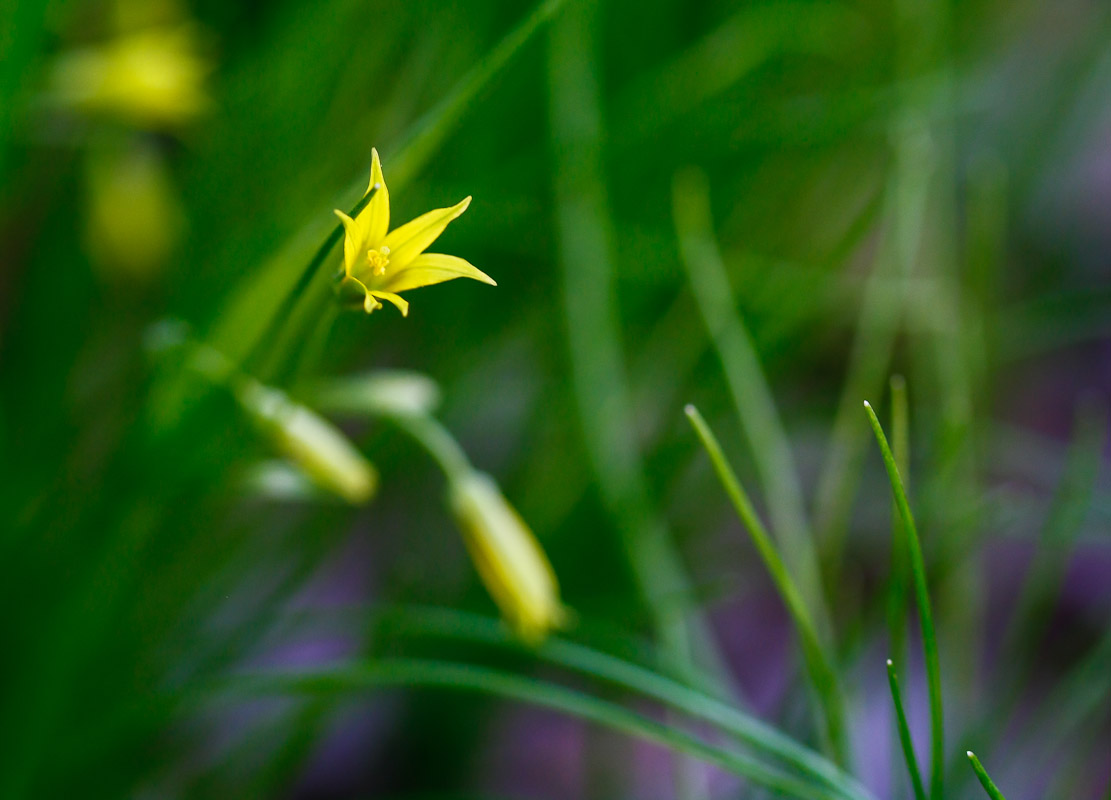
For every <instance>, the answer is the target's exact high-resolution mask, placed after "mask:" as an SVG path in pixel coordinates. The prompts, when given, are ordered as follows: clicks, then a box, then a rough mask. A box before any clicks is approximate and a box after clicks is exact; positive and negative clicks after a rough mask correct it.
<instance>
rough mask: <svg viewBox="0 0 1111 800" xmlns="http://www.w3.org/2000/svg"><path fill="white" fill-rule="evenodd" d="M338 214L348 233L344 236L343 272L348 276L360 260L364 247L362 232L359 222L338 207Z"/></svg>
mask: <svg viewBox="0 0 1111 800" xmlns="http://www.w3.org/2000/svg"><path fill="white" fill-rule="evenodd" d="M334 211H335V212H336V216H337V217H339V218H340V221H341V222H343V230H344V231H345V233H346V235H345V236H344V237H343V274H344V275H347V276H348V277H350V276H351V270H352V268H353V267H354V266H355V264H356V263H357V262H358V260H359V255H360V253H361V252H362V251H363V249H364V243H363V239H362V233H361V231H360V230H359V223H357V222H355V220H353V219H351V217H349V216H347V215H346V214H344V213H343V212H342V211H340V210H339V209H338V208H337V209H334Z"/></svg>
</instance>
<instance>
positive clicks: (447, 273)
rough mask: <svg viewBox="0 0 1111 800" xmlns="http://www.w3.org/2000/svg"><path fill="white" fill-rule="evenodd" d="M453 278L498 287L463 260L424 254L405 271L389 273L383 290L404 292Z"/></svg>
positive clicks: (454, 257) (488, 277) (476, 268)
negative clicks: (469, 279)
mask: <svg viewBox="0 0 1111 800" xmlns="http://www.w3.org/2000/svg"><path fill="white" fill-rule="evenodd" d="M455 278H472V279H474V280H476V281H482V283H488V284H490V285H491V286H497V285H498V284H497V283H495V282H494V279H493V278H491V277H490V276H489V275H487V274H486V273H485V272H483V271H482V270H480V269H479V268H478V267H476V266H474V265H473V264H471V263H470V262H469V261H466V260H465V259H462V258H458V257H457V256H446V255H443V254H442V253H424V254H422V255H419V256H417V257H416V258H414V259H413V260H412V262H410V264H409V266H407V267H405V269H402V270H398V271H397V272H391V274H390V276H389V278H388V279H387V281H386V284H385V287H384V288H386V289H389V290H390V291H391V292H404V291H406V290H408V289H416V288H418V287H421V286H431V285H432V284H434V283H443V282H444V281H450V280H453V279H455Z"/></svg>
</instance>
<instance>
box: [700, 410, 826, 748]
mask: <svg viewBox="0 0 1111 800" xmlns="http://www.w3.org/2000/svg"><path fill="white" fill-rule="evenodd" d="M685 411H686V415H687V418H688V419H689V420H690V422H691V425H692V426H693V427H694V431H695V433H696V434H697V435H698V438H699V439H700V440H701V441H702V446H703V447H704V448H705V449H706V453H707V455H709V456H710V461H711V463H712V464H713V465H714V471H715V472H717V475H718V479H719V480H720V481H721V484H722V487H723V488H724V489H725V493H726V494H727V495H728V496H729V499H730V501H732V503H733V507H734V508H735V509H736V510H737V515H738V516H739V517H740V518H741V521H742V522H743V523H744V525H745V527H746V528H747V529H748V533H749V536H751V537H752V542H753V544H755V545H756V549H757V551H758V552H759V553H760V557H761V558H762V559H763V561H764V566H766V567H767V569H768V572H769V573H771V577H772V581H773V582H774V583H775V586H776V589H777V590H778V591H779V595H780V597H781V598H782V599H783V603H784V605H786V606H787V611H788V613H789V614H790V615H791V619H792V620H793V621H794V624H795V628H796V630H797V631H798V637H799V644H800V646H801V648H802V654H803V660H804V661H805V664H806V671H807V673H808V675H809V677H810V680H811V682H812V683H813V686H814V689H815V691H816V693H817V695H818V699H819V702H820V704H821V706H822V710H823V712H824V717H825V719H824V724H822V725H820V726H819V729H820V730H822V732H823V735H824V736H825V737H826V739H827V741H828V743H829V746H830V749H831V750H832V752H833V756H834V758H835V760H837V762H838V763H839V764H842V765H843V764H844V763H845V762H846V760H847V750H848V740H847V736H846V733H845V713H844V709H843V707H842V704H843V702H844V701H843V698H842V696H841V687H840V685H839V682H838V679H837V674H836V672H835V671H834V669H833V667H832V665H831V664H830V661H829V659H828V658H827V657H826V654H825V651H824V650H823V649H822V645H821V640H820V639H819V638H818V632H817V630H816V629H815V627H814V622H813V620H812V619H811V617H810V612H809V611H808V610H807V608H806V604H805V603H804V602H803V599H802V595H801V594H800V592H799V589H798V587H797V586H796V585H795V582H794V580H793V579H792V577H791V574H790V573H789V572H788V571H787V567H786V565H785V564H784V563H783V559H782V558H781V557H780V555H779V552H778V551H777V550H776V549H775V544H774V543H773V542H772V539H771V536H770V535H769V534H768V531H767V529H766V528H765V527H764V523H763V522H761V521H760V517H759V515H757V513H756V509H755V508H753V505H752V501H751V500H750V499H749V497H748V494H747V493H746V492H745V490H744V487H742V486H741V482H740V480H738V478H737V475H736V473H735V472H734V471H733V468H732V467H731V466H730V465H729V462H728V460H727V459H726V458H725V454H724V453H723V452H722V449H721V445H720V444H719V443H718V440H717V437H715V436H714V433H713V431H712V430H710V426H709V425H708V424H707V423H706V420H705V419H703V417H702V415H701V414H700V413H699V411H698V409H697V408H695V407H694V406H693V405H688V406H687V407H686V409H685Z"/></svg>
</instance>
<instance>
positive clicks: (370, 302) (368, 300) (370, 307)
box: [363, 292, 382, 314]
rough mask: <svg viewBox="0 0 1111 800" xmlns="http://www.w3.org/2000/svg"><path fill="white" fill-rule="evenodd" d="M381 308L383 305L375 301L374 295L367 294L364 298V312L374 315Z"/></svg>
mask: <svg viewBox="0 0 1111 800" xmlns="http://www.w3.org/2000/svg"><path fill="white" fill-rule="evenodd" d="M381 307H382V304H381V303H379V302H378V301H377V300H375V299H374V295H373V294H371V293H370V292H367V293H366V297H365V298H363V310H364V311H366V313H368V314H372V313H374V312H375V311H377V310H378V309H380V308H381Z"/></svg>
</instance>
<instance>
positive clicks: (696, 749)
mask: <svg viewBox="0 0 1111 800" xmlns="http://www.w3.org/2000/svg"><path fill="white" fill-rule="evenodd" d="M392 687H411V688H425V689H446V690H450V691H464V692H479V693H483V694H492V695H497V696H500V697H504V698H508V699H511V700H516V701H518V702H523V703H530V704H532V705H536V706H541V707H544V708H549V709H552V710H555V711H559V712H562V713H564V714H568V715H571V716H574V717H578V718H580V719H584V720H587V721H589V722H593V723H596V724H599V725H603V726H605V727H608V728H611V729H613V730H616V731H618V732H621V733H624V734H627V735H629V736H634V737H636V738H639V739H643V740H645V741H650V742H655V743H657V744H661V745H664V746H665V747H668V748H670V749H672V750H674V751H676V752H678V753H682V754H685V755H688V756H693V757H695V758H698V759H700V760H702V761H705V762H706V763H709V764H713V765H715V766H718V767H721V768H722V769H725V770H727V771H729V772H732V773H733V774H735V775H739V776H741V777H743V778H746V779H747V780H749V781H751V782H752V783H754V784H757V785H760V786H763V787H765V788H767V789H769V790H771V791H773V792H777V793H779V794H782V795H785V796H788V797H797V798H801V799H803V800H837V795H835V794H832V793H831V792H829V791H828V790H826V789H825V788H823V787H820V786H815V785H814V784H812V783H808V782H804V781H801V780H799V779H798V778H796V777H794V776H792V775H789V774H787V773H785V772H782V771H780V770H778V769H776V768H774V767H769V766H767V765H765V764H762V763H761V762H759V761H757V760H755V759H753V758H752V757H750V756H746V755H742V754H739V753H731V752H728V751H726V750H722V749H719V748H717V747H714V746H713V745H710V744H707V743H706V742H705V741H703V740H702V739H699V738H697V737H695V736H693V735H691V734H688V733H686V732H685V731H682V730H678V729H676V728H672V727H668V726H667V725H664V724H663V723H660V722H656V721H655V720H652V719H649V718H647V717H645V716H642V715H640V714H637V713H635V712H633V711H629V710H628V709H626V708H623V707H621V706H619V705H617V704H615V703H609V702H606V701H604V700H600V699H598V698H595V697H591V696H590V695H587V694H583V693H582V692H577V691H574V690H572V689H568V688H565V687H563V686H559V685H556V684H551V683H547V682H545V681H540V680H536V679H533V678H527V677H524V676H520V675H513V674H510V673H505V672H500V671H496V670H492V669H487V668H485V667H477V666H474V665H471V664H459V663H452V662H445V661H433V660H424V659H388V660H383V661H378V662H370V663H366V664H362V665H358V666H352V667H345V668H340V669H327V670H318V671H310V672H296V673H286V674H280V673H278V674H275V673H269V674H256V675H247V676H242V677H240V678H237V679H235V680H233V681H232V682H231V685H230V687H228V688H231V689H240V690H242V691H243V692H244V693H246V694H251V695H269V694H308V695H331V694H336V693H340V692H350V691H359V690H367V689H383V688H392Z"/></svg>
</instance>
